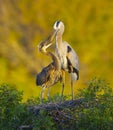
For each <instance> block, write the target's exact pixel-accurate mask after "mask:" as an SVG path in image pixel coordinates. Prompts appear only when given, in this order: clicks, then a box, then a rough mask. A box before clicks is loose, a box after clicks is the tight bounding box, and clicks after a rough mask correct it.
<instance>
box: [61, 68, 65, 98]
mask: <svg viewBox="0 0 113 130" xmlns="http://www.w3.org/2000/svg"><path fill="white" fill-rule="evenodd" d="M64 87H65V71H64V70H62V93H61V97H63V93H64Z"/></svg>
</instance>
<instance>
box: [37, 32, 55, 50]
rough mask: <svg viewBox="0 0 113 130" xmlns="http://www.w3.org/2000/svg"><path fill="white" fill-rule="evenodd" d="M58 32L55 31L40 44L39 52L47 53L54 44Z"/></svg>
mask: <svg viewBox="0 0 113 130" xmlns="http://www.w3.org/2000/svg"><path fill="white" fill-rule="evenodd" d="M56 33H57V30H53V31H52V33H51V34H50V35H49V36H48V37H47V38H46V39H45V40H44V41H42V42H40V44H39V45H38V50H39V51H41V52H46V49H47V48H48V47H49V46H51V45H52V44H53V41H54V39H55V36H56Z"/></svg>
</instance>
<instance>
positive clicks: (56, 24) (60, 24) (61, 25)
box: [53, 21, 65, 34]
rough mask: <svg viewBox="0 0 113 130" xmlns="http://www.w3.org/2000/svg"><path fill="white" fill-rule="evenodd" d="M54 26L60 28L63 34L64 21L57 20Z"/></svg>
mask: <svg viewBox="0 0 113 130" xmlns="http://www.w3.org/2000/svg"><path fill="white" fill-rule="evenodd" d="M53 28H54V29H55V30H59V32H60V33H61V34H63V32H64V28H65V27H64V23H63V22H62V21H56V22H55V24H54V26H53Z"/></svg>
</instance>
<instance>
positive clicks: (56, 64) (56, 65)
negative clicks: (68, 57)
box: [47, 52, 60, 70]
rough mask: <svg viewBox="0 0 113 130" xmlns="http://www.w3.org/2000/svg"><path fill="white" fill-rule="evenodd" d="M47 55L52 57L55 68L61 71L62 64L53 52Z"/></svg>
mask: <svg viewBox="0 0 113 130" xmlns="http://www.w3.org/2000/svg"><path fill="white" fill-rule="evenodd" d="M47 55H49V56H51V58H52V60H53V63H54V66H55V68H56V69H57V70H58V69H60V62H59V59H58V58H57V56H56V55H55V54H53V53H51V52H47Z"/></svg>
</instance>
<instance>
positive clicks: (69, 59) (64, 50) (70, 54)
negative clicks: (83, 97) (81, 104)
mask: <svg viewBox="0 0 113 130" xmlns="http://www.w3.org/2000/svg"><path fill="white" fill-rule="evenodd" d="M53 27H54V33H53V37H55V39H56V41H55V42H56V54H57V56H58V58H59V60H60V64H61V68H62V72H63V87H62V96H63V92H64V86H65V71H67V72H68V73H70V74H71V90H72V99H74V88H73V81H74V80H78V79H79V60H78V56H77V54H76V52H75V51H74V49H73V48H72V47H71V46H70V45H69V44H68V43H67V42H66V41H63V40H62V35H63V33H64V29H65V27H64V24H63V22H62V21H56V22H55V24H54V26H53ZM53 37H52V39H53ZM51 44H52V42H51V43H50V44H49V42H48V43H47V44H46V45H44V46H45V47H46V48H48V47H49V46H51Z"/></svg>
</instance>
